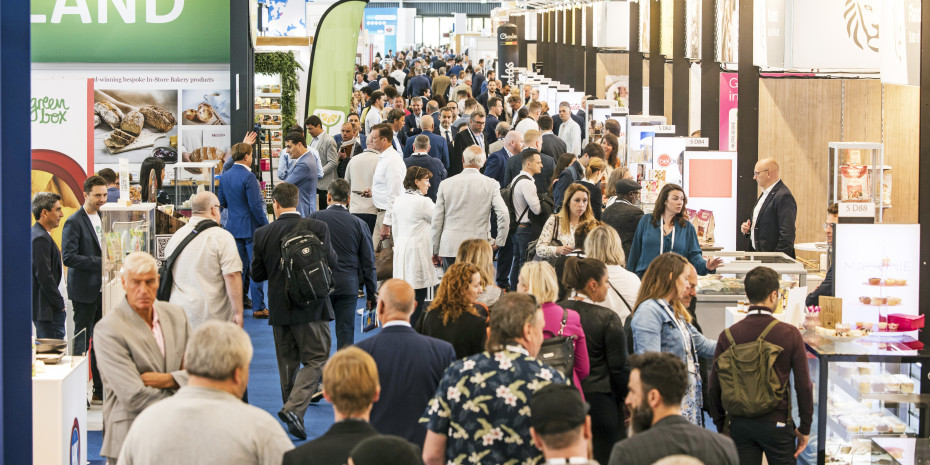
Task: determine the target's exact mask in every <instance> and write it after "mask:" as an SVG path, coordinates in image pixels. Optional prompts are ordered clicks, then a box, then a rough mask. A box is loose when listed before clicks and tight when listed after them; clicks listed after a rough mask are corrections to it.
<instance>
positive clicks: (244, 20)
mask: <svg viewBox="0 0 930 465" xmlns="http://www.w3.org/2000/svg"><path fill="white" fill-rule="evenodd" d="M249 27H250V26H249V0H230V4H229V30H230V31H248V30H249ZM253 55H254V51H253V49H252V40H251V39H250V38H249V34H230V35H229V89H230V95H231V96H232V102H230V103H231V105H230V115H229V116H230V117H231V118H232V121H231V122H230V128H229V129H230V131H231V133H230V136H231V142H233V143H235V142H237V141H241V140H242V136H244V135H245V133H246V132H248V131H251V130H252V121H253V116H252V115H253V113H254V108H255V106H254V105H252V100H253V98H254V97H253V95H254V92H255V86H253V85H252V84H253V81H254V77H255V68H254V64H255V63H254V61H253V60H252V57H253ZM309 111H310V109H308V113H309ZM298 123H300V121H298ZM255 161H256V164H257V163H258V157H255Z"/></svg>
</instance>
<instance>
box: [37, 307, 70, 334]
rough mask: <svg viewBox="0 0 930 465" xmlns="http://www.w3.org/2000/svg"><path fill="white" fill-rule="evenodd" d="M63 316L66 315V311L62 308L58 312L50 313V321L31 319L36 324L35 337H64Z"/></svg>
mask: <svg viewBox="0 0 930 465" xmlns="http://www.w3.org/2000/svg"><path fill="white" fill-rule="evenodd" d="M65 317H67V312H65V311H64V309H62V310H61V311H60V312H53V313H52V321H36V320H32V322H33V323H35V325H36V338H41V339H64V338H65Z"/></svg>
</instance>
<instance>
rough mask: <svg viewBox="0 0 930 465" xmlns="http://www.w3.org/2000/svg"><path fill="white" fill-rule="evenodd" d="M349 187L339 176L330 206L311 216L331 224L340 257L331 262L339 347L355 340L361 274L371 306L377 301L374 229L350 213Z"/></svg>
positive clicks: (331, 189)
mask: <svg viewBox="0 0 930 465" xmlns="http://www.w3.org/2000/svg"><path fill="white" fill-rule="evenodd" d="M349 190H350V189H349V183H348V181H346V180H345V179H336V180H335V181H333V183H332V184H330V185H329V191H328V193H327V194H326V195H327V199H326V200H327V203H328V204H329V207H327V208H326V209H325V210H320V211H316V212H313V213H312V214H311V215H310V218H313V219H316V220H320V221H322V222H324V223H326V225H327V226H329V232H330V235H331V237H332V242H333V249H334V250H335V252H336V255H337V256H339V261H338V262H335V263H331V264H330V265H331V267H332V269H333V282H334V283H335V284H336V287H335V289H333V293H332V294H330V296H329V301H330V303H331V304H332V306H333V313H335V317H336V348H337V350H338V349H341V348H343V347H346V346H350V345H352V344H353V343H354V342H355V340H354V338H355V307H356V304H357V302H358V289H359V276H361V277H362V280H363V282H364V283H365V290H366V291H367V295H368V306H369V308H371V307H372V306H374V304H375V289H376V285H375V251H374V249H373V247H372V242H371V230H369V229H368V225H367V224H365V222H364V221H362V219H361V218H359V217H357V216H355V215H353V214H351V213H349V209H348V205H349Z"/></svg>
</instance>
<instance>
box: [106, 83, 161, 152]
mask: <svg viewBox="0 0 930 465" xmlns="http://www.w3.org/2000/svg"><path fill="white" fill-rule="evenodd" d="M178 100H179V98H178V91H177V90H126V89H111V90H107V89H97V90H95V91H94V163H95V164H107V163H115V162H116V160H117V159H118V158H128V159H129V161H130V163H141V162H142V161H143V160H144V159H145V158H146V157H148V156H150V155H151V153H152V148H153V147H167V146H169V145H170V144H171V137H172V136H176V135H177V133H178V130H177V127H178V118H177V114H178Z"/></svg>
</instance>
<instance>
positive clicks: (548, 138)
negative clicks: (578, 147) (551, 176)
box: [536, 115, 568, 160]
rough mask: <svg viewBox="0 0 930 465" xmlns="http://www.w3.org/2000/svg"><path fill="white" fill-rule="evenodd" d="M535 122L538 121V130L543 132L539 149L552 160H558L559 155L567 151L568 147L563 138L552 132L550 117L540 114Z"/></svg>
mask: <svg viewBox="0 0 930 465" xmlns="http://www.w3.org/2000/svg"><path fill="white" fill-rule="evenodd" d="M536 122H537V123H539V130H540V131H542V134H543V135H542V148H541V149H540V150H539V151H540V152H542V153H544V154H546V155H549V156H550V157H552V159H553V160H558V159H559V156H560V155H562V154H563V153H565V152H567V151H568V148H567V147H566V145H565V141H564V140H562V139H559V136H557V135H555V134H553V133H552V117H551V116H549V115H542V116H540V117H539V119H538V120H536Z"/></svg>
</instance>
